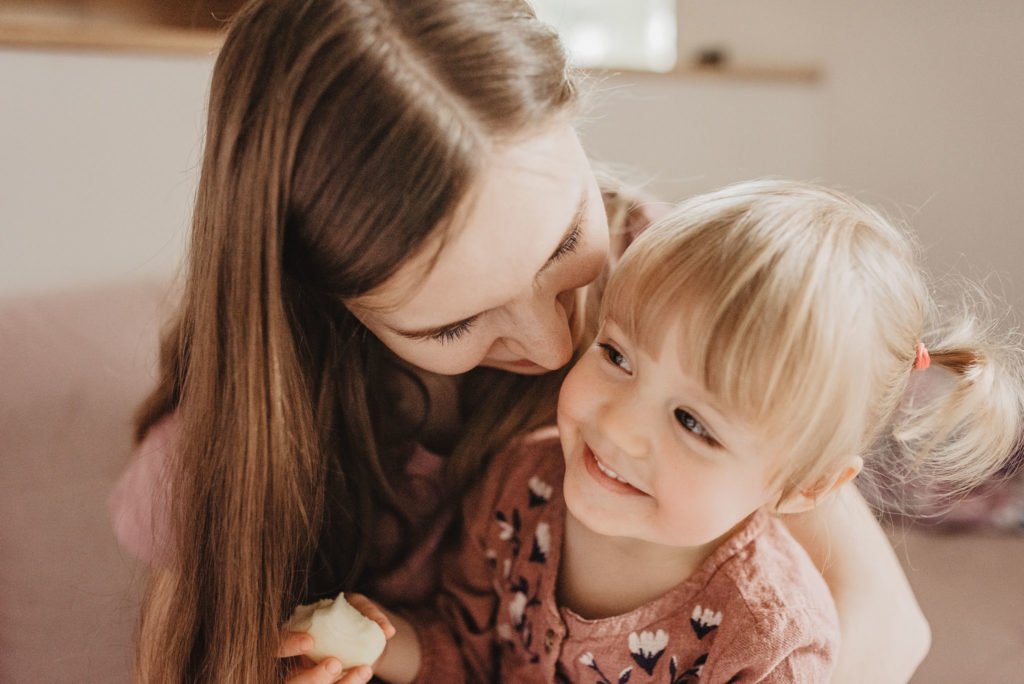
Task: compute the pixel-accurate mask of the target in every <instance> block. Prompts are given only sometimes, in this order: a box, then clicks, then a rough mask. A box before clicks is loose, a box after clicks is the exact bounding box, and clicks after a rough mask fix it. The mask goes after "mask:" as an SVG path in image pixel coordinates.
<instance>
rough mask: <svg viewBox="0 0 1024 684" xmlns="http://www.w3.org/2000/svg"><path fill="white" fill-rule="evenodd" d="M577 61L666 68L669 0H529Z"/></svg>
mask: <svg viewBox="0 0 1024 684" xmlns="http://www.w3.org/2000/svg"><path fill="white" fill-rule="evenodd" d="M531 2H532V4H533V6H534V8H535V10H536V12H537V16H539V17H540V18H541V19H542V20H543V21H545V22H547V23H549V24H551V25H553V26H555V27H556V28H557V29H558V32H559V33H560V34H561V36H562V40H563V41H564V42H565V45H566V47H567V48H568V50H569V53H570V55H571V56H572V60H573V63H575V64H576V65H578V66H581V67H598V68H600V67H606V68H619V69H637V70H642V71H671V70H672V69H673V68H674V67H675V66H676V2H675V0H531Z"/></svg>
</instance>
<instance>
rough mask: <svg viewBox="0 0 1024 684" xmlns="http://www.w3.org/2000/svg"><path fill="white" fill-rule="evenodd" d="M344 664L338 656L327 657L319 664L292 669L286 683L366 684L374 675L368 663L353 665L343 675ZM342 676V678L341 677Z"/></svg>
mask: <svg viewBox="0 0 1024 684" xmlns="http://www.w3.org/2000/svg"><path fill="white" fill-rule="evenodd" d="M341 671H342V664H341V662H340V661H339V660H338V659H337V658H327V659H325V660H323V661H321V662H320V664H319V665H316V666H314V667H310V668H302V669H295V670H292V671H291V672H290V673H289V675H288V677H287V678H286V679H285V683H286V684H365V683H366V682H368V681H370V677H372V676H373V670H372V669H371V668H370V667H369V666H368V665H360V666H359V667H353V668H352V669H350V670H348V671H347V672H345V675H344V676H341ZM339 677H340V678H339Z"/></svg>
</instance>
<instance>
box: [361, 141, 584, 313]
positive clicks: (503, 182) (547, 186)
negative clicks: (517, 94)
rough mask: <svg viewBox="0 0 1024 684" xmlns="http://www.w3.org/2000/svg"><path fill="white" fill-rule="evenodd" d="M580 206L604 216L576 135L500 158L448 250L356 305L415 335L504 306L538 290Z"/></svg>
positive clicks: (505, 150) (432, 245)
mask: <svg viewBox="0 0 1024 684" xmlns="http://www.w3.org/2000/svg"><path fill="white" fill-rule="evenodd" d="M592 195H597V196H592ZM595 204H596V205H597V206H596V207H595V206H594V205H595ZM581 206H584V207H585V209H586V210H587V212H588V214H590V215H591V216H594V215H595V214H594V210H595V209H597V210H598V211H600V212H601V215H603V209H602V207H601V202H600V196H599V194H598V193H597V192H596V186H595V185H594V180H593V173H592V171H591V169H590V166H589V163H588V161H587V159H586V157H585V155H584V153H583V150H582V148H581V146H580V144H579V141H578V139H577V137H576V134H575V132H574V131H573V129H572V127H571V126H569V125H568V124H565V125H560V126H556V127H554V128H551V129H549V130H545V131H543V132H541V133H539V134H537V135H535V136H531V137H528V138H526V139H524V140H522V141H520V142H516V143H513V144H509V145H506V146H503V147H500V148H497V149H496V150H495V151H494V152H493V153H492V155H491V159H490V160H489V161H488V162H487V163H486V164H485V165H484V168H483V169H482V172H481V174H480V180H479V182H478V183H476V184H475V186H474V187H473V189H472V190H471V191H470V193H469V194H468V196H467V197H466V198H465V199H464V201H463V202H462V203H461V204H460V206H459V207H458V209H457V210H456V212H455V215H454V216H453V219H452V224H451V229H450V232H449V234H448V235H447V236H446V237H445V240H444V242H443V243H440V244H439V242H440V241H439V240H432V241H430V242H429V243H428V245H427V246H426V248H425V249H423V250H422V251H421V252H420V253H419V254H417V255H415V256H413V257H412V258H411V259H409V261H408V262H406V263H405V264H404V265H403V266H402V267H401V268H400V269H399V271H398V272H397V273H396V274H395V275H394V276H392V277H391V278H389V279H388V280H387V281H386V282H385V283H384V284H383V285H381V286H380V287H378V288H376V289H375V290H374V291H372V292H371V293H369V294H367V295H364V296H362V297H358V298H357V302H358V304H359V305H360V306H363V307H365V308H368V309H372V310H375V311H377V312H379V313H382V314H385V315H393V316H394V315H400V316H401V317H402V319H403V320H402V323H403V325H405V326H408V327H416V328H420V327H431V326H437V325H443V324H447V323H451V322H454V321H459V320H462V319H465V318H468V317H470V316H474V315H477V314H479V313H482V312H485V311H487V310H490V309H492V308H496V307H498V306H501V305H502V304H503V303H505V302H506V301H508V300H509V299H511V298H513V297H515V296H518V295H519V294H521V293H523V292H524V291H527V290H528V289H529V288H530V287H532V285H533V283H534V280H535V278H536V277H537V275H538V272H539V271H540V270H541V269H542V268H543V267H544V266H545V264H546V263H547V261H548V258H549V257H550V256H551V254H552V252H553V251H554V250H555V249H557V248H558V246H559V244H560V242H561V238H562V236H563V235H564V234H565V232H566V230H567V229H568V228H570V227H571V226H572V224H573V220H574V217H575V216H576V214H577V212H578V210H579V209H580V207H581Z"/></svg>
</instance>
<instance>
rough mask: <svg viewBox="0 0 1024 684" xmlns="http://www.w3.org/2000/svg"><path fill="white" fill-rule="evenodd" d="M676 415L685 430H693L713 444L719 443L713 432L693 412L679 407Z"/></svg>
mask: <svg viewBox="0 0 1024 684" xmlns="http://www.w3.org/2000/svg"><path fill="white" fill-rule="evenodd" d="M675 415H676V420H677V421H679V424H680V425H682V426H683V429H684V430H686V431H687V432H692V433H693V434H694V435H696V436H697V437H699V438H700V439H702V440H704V441H705V442H707V443H708V444H710V445H711V446H715V445H717V444H718V442H716V441H715V438H714V437H712V436H711V433H710V432H708V431H707V428H705V427H704V426H703V425H701V422H700V421H699V420H697V419H696V418H695V417H694V416H693V414H692V413H690V412H689V411H687V410H685V409H679V408H677V409H676V411H675Z"/></svg>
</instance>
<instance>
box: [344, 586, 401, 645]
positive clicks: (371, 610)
mask: <svg viewBox="0 0 1024 684" xmlns="http://www.w3.org/2000/svg"><path fill="white" fill-rule="evenodd" d="M345 600H346V601H348V603H349V605H350V606H352V607H353V608H355V609H356V610H358V611H359V612H360V613H362V614H363V615H365V616H366V617H368V618H370V619H371V620H373V621H374V622H376V623H377V624H378V625H380V628H381V629H382V630H384V638H385V639H390V638H391V637H393V636H395V626H394V625H393V624H391V620H389V619H388V616H387V615H385V614H384V611H382V610H381V609H380V606H378V605H377V604H376V603H374V602H373V601H371V600H370V599H368V598H366V597H365V596H363V595H362V594H355V593H346V594H345Z"/></svg>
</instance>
